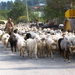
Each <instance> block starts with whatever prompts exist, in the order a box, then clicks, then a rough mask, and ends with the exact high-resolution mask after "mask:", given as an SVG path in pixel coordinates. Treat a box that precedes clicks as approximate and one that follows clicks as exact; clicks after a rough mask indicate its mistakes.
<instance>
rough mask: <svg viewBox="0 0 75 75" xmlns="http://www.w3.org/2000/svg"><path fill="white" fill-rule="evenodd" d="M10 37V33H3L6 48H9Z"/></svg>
mask: <svg viewBox="0 0 75 75" xmlns="http://www.w3.org/2000/svg"><path fill="white" fill-rule="evenodd" d="M9 37H10V35H9V34H8V33H5V34H3V36H2V42H3V44H4V49H5V50H6V49H7V46H8V42H9Z"/></svg>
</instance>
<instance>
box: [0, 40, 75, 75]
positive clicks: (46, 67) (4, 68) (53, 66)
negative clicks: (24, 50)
mask: <svg viewBox="0 0 75 75" xmlns="http://www.w3.org/2000/svg"><path fill="white" fill-rule="evenodd" d="M0 75H75V58H72V57H71V63H68V61H67V60H66V61H65V62H64V61H63V58H62V57H61V56H60V55H58V54H57V53H55V54H54V59H51V58H50V57H45V58H39V59H38V60H35V57H34V55H33V58H32V59H30V58H29V57H28V56H27V54H25V57H20V55H19V52H11V51H10V48H7V50H6V51H5V50H4V48H3V43H2V42H1V41H0Z"/></svg>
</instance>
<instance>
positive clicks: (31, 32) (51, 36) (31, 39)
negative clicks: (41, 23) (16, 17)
mask: <svg viewBox="0 0 75 75" xmlns="http://www.w3.org/2000/svg"><path fill="white" fill-rule="evenodd" d="M0 28H1V30H0V38H1V41H2V43H3V45H4V49H5V50H6V49H7V47H8V44H10V48H11V51H12V52H13V51H15V52H16V51H19V53H20V56H23V57H24V55H25V53H26V52H27V54H28V56H29V57H30V58H32V55H33V53H34V54H35V58H36V60H37V59H38V57H46V56H50V57H51V58H52V59H53V58H54V52H58V54H60V55H61V56H62V57H63V58H64V61H65V60H66V59H68V62H69V63H70V56H73V57H74V53H75V33H74V32H72V31H62V30H61V29H57V30H55V29H53V28H43V29H42V28H41V27H39V28H37V27H36V26H33V27H30V25H29V24H24V23H19V24H17V25H15V27H14V28H15V29H14V33H13V34H11V35H9V34H8V33H6V32H5V31H4V30H3V26H2V25H0Z"/></svg>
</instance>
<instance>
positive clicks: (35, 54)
mask: <svg viewBox="0 0 75 75" xmlns="http://www.w3.org/2000/svg"><path fill="white" fill-rule="evenodd" d="M35 57H36V60H37V59H38V57H37V50H35Z"/></svg>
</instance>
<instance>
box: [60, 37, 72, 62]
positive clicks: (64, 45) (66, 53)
mask: <svg viewBox="0 0 75 75" xmlns="http://www.w3.org/2000/svg"><path fill="white" fill-rule="evenodd" d="M71 46H72V43H71V42H70V41H69V40H68V39H67V38H64V39H63V40H62V41H61V43H60V47H61V50H62V52H63V58H64V61H65V59H66V58H68V62H69V63H70V53H71V49H70V48H71Z"/></svg>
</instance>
